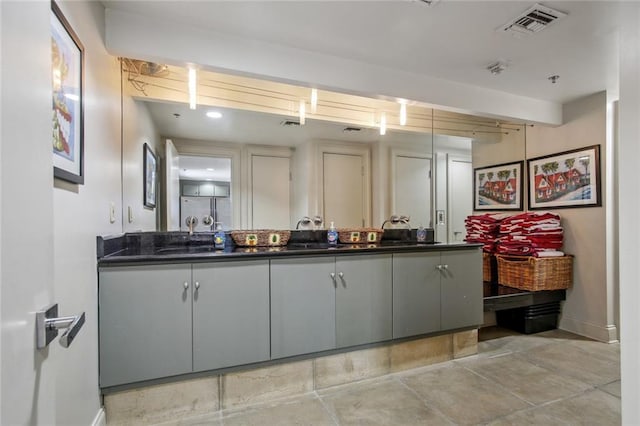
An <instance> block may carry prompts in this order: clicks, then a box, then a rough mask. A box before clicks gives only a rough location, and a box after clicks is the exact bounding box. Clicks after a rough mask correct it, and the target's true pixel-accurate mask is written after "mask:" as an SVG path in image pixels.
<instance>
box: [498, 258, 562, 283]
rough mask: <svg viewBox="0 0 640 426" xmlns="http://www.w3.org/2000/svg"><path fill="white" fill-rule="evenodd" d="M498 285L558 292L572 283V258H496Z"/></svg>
mask: <svg viewBox="0 0 640 426" xmlns="http://www.w3.org/2000/svg"><path fill="white" fill-rule="evenodd" d="M496 257H497V259H498V284H500V285H505V286H508V287H514V288H519V289H521V290H529V291H540V290H560V289H565V288H569V287H571V285H572V283H573V256H571V255H566V256H563V257H546V258H544V257H543V258H538V257H529V256H504V255H498V256H496Z"/></svg>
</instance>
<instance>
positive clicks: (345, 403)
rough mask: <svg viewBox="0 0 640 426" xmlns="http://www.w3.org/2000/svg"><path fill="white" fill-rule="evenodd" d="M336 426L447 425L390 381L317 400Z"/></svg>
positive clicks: (350, 388)
mask: <svg viewBox="0 0 640 426" xmlns="http://www.w3.org/2000/svg"><path fill="white" fill-rule="evenodd" d="M321 398H322V400H323V401H324V403H325V405H326V406H327V407H328V409H329V410H330V411H332V413H333V414H334V416H335V418H336V419H337V420H338V422H339V424H340V425H354V424H357V425H450V424H451V422H450V421H448V420H447V419H446V418H445V417H442V415H441V414H439V413H438V412H436V411H435V410H433V409H431V408H429V407H428V406H426V405H425V403H424V402H423V401H421V400H420V398H418V397H417V396H416V395H415V394H414V393H413V392H412V391H411V390H409V389H407V388H406V387H405V386H404V385H403V384H402V383H400V382H399V381H397V380H394V379H387V380H384V381H379V382H376V383H366V384H356V385H350V386H344V387H340V389H339V390H338V391H335V392H328V393H324V394H323V395H322V396H321Z"/></svg>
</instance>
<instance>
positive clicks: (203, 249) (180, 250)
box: [154, 246, 216, 254]
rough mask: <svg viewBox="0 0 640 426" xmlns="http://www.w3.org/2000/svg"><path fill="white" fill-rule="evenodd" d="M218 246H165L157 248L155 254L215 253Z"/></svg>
mask: <svg viewBox="0 0 640 426" xmlns="http://www.w3.org/2000/svg"><path fill="white" fill-rule="evenodd" d="M215 251H216V248H215V247H213V246H180V247H164V248H161V249H157V250H156V251H155V252H154V253H155V254H190V253H213V252H215Z"/></svg>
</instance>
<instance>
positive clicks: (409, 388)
mask: <svg viewBox="0 0 640 426" xmlns="http://www.w3.org/2000/svg"><path fill="white" fill-rule="evenodd" d="M394 379H395V380H397V381H398V382H399V383H400V384H401V385H402V386H403V387H405V388H406V389H407V390H408V391H409V392H411V393H412V394H414V395H415V396H416V398H418V400H420V401H421V402H422V403H423V404H424V406H425V407H426V408H428V409H429V410H432V411H433V412H435V413H436V414H438V415H440V416H442V418H444V419H445V420H447V421H448V422H449V423H451V424H452V425H455V424H456V422H455V421H453V419H451V418H450V417H449V416H447V415H446V414H445V413H443V412H442V411H440V410H439V409H438V408H437V407H435V406H432V405H431V402H430V401H429V400H428V399H427V398H425V397H423V396H422V395H420V394H419V393H418V391H416V390H415V389H413V388H412V387H410V386H409V385H407V384H406V383H405V382H404V381H403V380H402V379H401V378H400V377H395V378H394Z"/></svg>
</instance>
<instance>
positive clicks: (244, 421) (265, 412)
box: [222, 395, 336, 426]
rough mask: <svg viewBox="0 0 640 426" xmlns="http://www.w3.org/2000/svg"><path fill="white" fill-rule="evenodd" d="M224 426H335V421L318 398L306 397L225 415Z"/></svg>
mask: <svg viewBox="0 0 640 426" xmlns="http://www.w3.org/2000/svg"><path fill="white" fill-rule="evenodd" d="M222 424H223V425H224V426H235V425H261V426H262V425H279V426H285V425H314V426H315V425H318V426H321V425H328V426H333V425H335V424H336V423H335V421H334V419H333V418H332V417H331V415H330V414H329V411H328V410H327V409H326V408H325V407H324V405H323V404H322V402H321V401H320V399H319V398H318V397H316V396H311V395H305V396H301V397H297V398H294V399H291V400H287V401H283V402H278V403H275V404H263V405H261V406H256V407H251V408H247V409H244V410H236V411H234V412H230V413H228V414H227V413H224V414H223V418H222Z"/></svg>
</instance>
